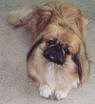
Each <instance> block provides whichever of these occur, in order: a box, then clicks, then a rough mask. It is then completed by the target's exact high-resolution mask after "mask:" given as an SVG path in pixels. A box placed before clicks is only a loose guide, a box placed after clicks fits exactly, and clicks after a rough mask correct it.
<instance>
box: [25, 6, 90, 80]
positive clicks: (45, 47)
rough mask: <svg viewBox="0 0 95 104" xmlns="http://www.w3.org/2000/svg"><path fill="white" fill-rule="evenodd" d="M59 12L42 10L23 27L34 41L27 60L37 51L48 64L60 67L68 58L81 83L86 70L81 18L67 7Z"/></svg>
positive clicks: (86, 63)
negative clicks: (38, 49)
mask: <svg viewBox="0 0 95 104" xmlns="http://www.w3.org/2000/svg"><path fill="white" fill-rule="evenodd" d="M60 10H63V11H60ZM60 10H58V9H57V8H55V9H54V8H52V7H47V6H44V7H43V8H37V9H36V10H35V11H34V12H33V14H32V16H31V19H30V20H29V22H28V24H27V25H26V27H27V28H28V29H30V30H31V31H32V34H33V37H34V43H33V46H32V49H31V50H30V52H29V53H28V56H27V59H29V57H30V56H31V54H32V53H35V51H36V50H37V48H40V49H41V55H42V56H43V57H44V58H45V59H46V60H48V62H53V63H54V64H57V65H61V66H62V65H64V64H65V63H66V59H67V58H68V56H70V57H71V60H72V61H73V62H74V63H75V65H76V70H77V73H78V75H79V79H80V81H81V82H82V80H85V79H83V78H84V76H87V74H88V66H89V65H88V59H87V56H86V53H85V46H84V42H83V32H84V28H83V26H84V20H83V16H82V14H81V12H80V11H79V10H76V9H74V8H71V7H69V6H66V7H64V8H61V9H60ZM37 54H39V53H37ZM85 65H87V66H86V67H85ZM85 68H86V69H85ZM84 70H86V71H84Z"/></svg>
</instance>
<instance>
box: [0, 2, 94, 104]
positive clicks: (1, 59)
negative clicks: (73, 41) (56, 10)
mask: <svg viewBox="0 0 95 104" xmlns="http://www.w3.org/2000/svg"><path fill="white" fill-rule="evenodd" d="M65 1H66V0H65ZM69 2H72V3H73V4H76V5H77V6H79V7H80V8H81V9H82V10H83V11H85V13H86V15H87V16H88V17H89V20H90V22H89V26H88V33H87V39H86V40H87V49H88V53H89V57H90V59H91V60H92V61H93V63H92V65H91V70H92V71H91V77H90V80H89V81H88V83H87V84H86V85H85V86H84V87H82V88H80V89H74V90H72V91H71V93H70V94H69V95H68V97H67V98H65V99H63V100H61V101H54V100H46V99H43V98H41V97H40V96H39V95H38V91H37V90H36V89H35V88H33V87H32V85H31V81H30V80H29V79H28V78H27V73H26V54H27V52H28V50H29V48H30V47H31V38H32V37H31V34H28V33H26V32H25V31H24V30H23V29H13V28H12V27H11V26H9V25H8V24H7V22H6V16H7V14H8V12H9V11H10V10H12V9H15V8H17V7H20V6H23V5H24V4H30V3H31V4H36V3H37V4H38V1H37V0H0V104H49V103H50V104H56V103H58V104H95V0H71V1H69Z"/></svg>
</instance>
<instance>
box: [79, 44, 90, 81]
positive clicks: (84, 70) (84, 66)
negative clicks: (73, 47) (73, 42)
mask: <svg viewBox="0 0 95 104" xmlns="http://www.w3.org/2000/svg"><path fill="white" fill-rule="evenodd" d="M79 57H80V65H81V83H84V82H85V81H87V80H88V78H89V73H90V61H89V59H88V56H87V53H86V47H85V44H84V43H81V46H80V52H79ZM79 77H80V75H79Z"/></svg>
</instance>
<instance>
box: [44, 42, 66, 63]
mask: <svg viewBox="0 0 95 104" xmlns="http://www.w3.org/2000/svg"><path fill="white" fill-rule="evenodd" d="M43 55H44V57H45V58H46V59H48V60H49V61H51V62H54V63H56V64H59V65H63V63H64V61H65V51H64V49H63V48H62V46H61V45H60V44H58V43H52V44H50V45H49V46H48V47H47V48H46V49H45V50H44V53H43Z"/></svg>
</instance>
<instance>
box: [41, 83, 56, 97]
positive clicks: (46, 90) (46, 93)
mask: <svg viewBox="0 0 95 104" xmlns="http://www.w3.org/2000/svg"><path fill="white" fill-rule="evenodd" d="M39 91H40V96H42V97H45V98H49V97H51V96H52V95H53V93H54V91H53V90H52V89H51V88H50V87H49V86H48V85H44V86H40V88H39Z"/></svg>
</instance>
